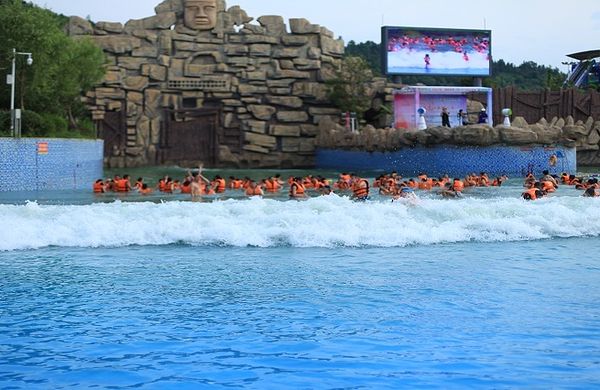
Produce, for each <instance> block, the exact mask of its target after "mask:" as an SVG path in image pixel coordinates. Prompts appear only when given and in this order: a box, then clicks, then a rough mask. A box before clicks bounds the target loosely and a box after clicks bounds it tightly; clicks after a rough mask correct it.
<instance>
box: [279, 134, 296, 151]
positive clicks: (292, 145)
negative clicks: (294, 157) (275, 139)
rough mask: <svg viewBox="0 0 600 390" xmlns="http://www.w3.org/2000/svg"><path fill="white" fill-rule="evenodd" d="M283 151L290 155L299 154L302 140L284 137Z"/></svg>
mask: <svg viewBox="0 0 600 390" xmlns="http://www.w3.org/2000/svg"><path fill="white" fill-rule="evenodd" d="M281 151H282V152H289V153H294V152H299V151H300V138H290V137H283V138H282V139H281Z"/></svg>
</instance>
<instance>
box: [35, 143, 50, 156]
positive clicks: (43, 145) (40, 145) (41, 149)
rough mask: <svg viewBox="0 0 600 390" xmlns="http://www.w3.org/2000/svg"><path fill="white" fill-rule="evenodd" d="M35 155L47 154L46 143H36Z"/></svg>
mask: <svg viewBox="0 0 600 390" xmlns="http://www.w3.org/2000/svg"><path fill="white" fill-rule="evenodd" d="M37 153H38V154H48V142H38V143H37Z"/></svg>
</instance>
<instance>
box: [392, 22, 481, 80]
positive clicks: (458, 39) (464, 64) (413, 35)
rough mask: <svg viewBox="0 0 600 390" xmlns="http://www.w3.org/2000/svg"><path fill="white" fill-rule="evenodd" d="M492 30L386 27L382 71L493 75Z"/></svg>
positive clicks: (409, 73)
mask: <svg viewBox="0 0 600 390" xmlns="http://www.w3.org/2000/svg"><path fill="white" fill-rule="evenodd" d="M491 41H492V32H491V31H489V30H453V29H430V28H415V27H383V28H382V39H381V42H382V50H383V54H384V55H383V68H384V69H383V71H384V73H385V74H387V75H430V76H439V75H445V76H473V77H483V76H489V75H490V64H491V58H492V49H491Z"/></svg>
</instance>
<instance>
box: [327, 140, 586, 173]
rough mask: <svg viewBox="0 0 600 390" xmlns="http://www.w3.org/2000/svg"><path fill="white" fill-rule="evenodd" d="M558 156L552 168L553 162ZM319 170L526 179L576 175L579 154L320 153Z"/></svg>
mask: <svg viewBox="0 0 600 390" xmlns="http://www.w3.org/2000/svg"><path fill="white" fill-rule="evenodd" d="M552 155H556V156H557V163H556V165H555V166H551V164H550V158H551V156H552ZM316 161H317V168H324V169H337V170H345V171H348V170H356V171H361V170H385V171H392V170H396V171H398V172H399V173H401V174H404V175H413V176H414V175H416V174H418V173H419V172H427V173H428V174H429V175H436V176H439V175H443V174H448V175H452V176H464V175H466V174H468V173H470V172H476V173H479V172H487V173H488V174H490V175H500V174H507V175H513V176H520V175H525V174H526V173H527V172H528V171H532V172H533V173H534V174H536V175H539V174H540V173H541V172H542V171H543V170H545V169H548V170H549V171H550V172H551V173H553V174H560V173H562V172H568V173H575V172H576V170H577V154H576V150H575V148H567V147H564V146H556V147H544V146H534V147H518V146H490V147H461V146H450V145H443V146H436V147H432V148H424V147H417V148H414V149H410V148H408V149H403V150H399V151H397V152H387V153H381V152H374V153H369V152H360V151H345V150H331V149H318V150H317V156H316Z"/></svg>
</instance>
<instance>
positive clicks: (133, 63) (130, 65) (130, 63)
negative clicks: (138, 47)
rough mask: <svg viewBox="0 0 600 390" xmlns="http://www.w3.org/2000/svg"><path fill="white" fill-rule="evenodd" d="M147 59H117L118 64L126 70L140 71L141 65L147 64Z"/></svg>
mask: <svg viewBox="0 0 600 390" xmlns="http://www.w3.org/2000/svg"><path fill="white" fill-rule="evenodd" d="M148 62H149V61H148V59H147V58H142V57H119V59H118V64H119V66H120V67H121V68H124V69H127V70H140V68H141V67H142V65H143V64H147V63H148Z"/></svg>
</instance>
